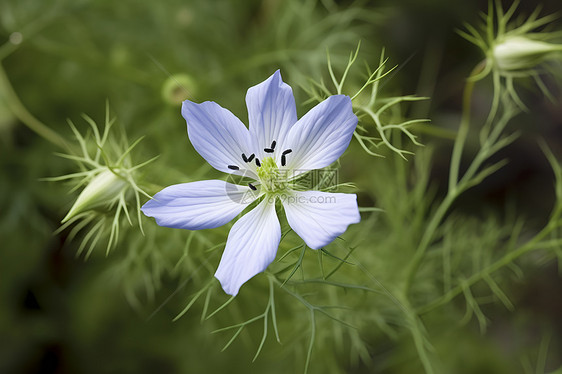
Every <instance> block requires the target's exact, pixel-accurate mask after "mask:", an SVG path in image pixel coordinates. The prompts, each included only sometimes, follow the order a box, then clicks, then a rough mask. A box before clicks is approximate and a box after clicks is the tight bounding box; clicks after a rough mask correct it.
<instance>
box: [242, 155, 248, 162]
mask: <svg viewBox="0 0 562 374" xmlns="http://www.w3.org/2000/svg"><path fill="white" fill-rule="evenodd" d="M242 160H244V162H248V157H246V155H245V154H244V153H242Z"/></svg>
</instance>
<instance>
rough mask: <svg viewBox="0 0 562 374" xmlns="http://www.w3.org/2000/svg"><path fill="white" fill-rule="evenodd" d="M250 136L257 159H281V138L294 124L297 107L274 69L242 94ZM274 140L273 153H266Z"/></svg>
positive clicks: (287, 87) (283, 145)
mask: <svg viewBox="0 0 562 374" xmlns="http://www.w3.org/2000/svg"><path fill="white" fill-rule="evenodd" d="M246 105H247V107H248V119H249V122H250V136H252V138H253V140H254V142H255V143H254V144H255V145H256V152H258V154H257V155H256V156H258V157H259V158H263V157H271V156H272V155H273V156H275V157H276V158H277V162H278V163H279V160H280V158H281V152H283V151H284V150H285V149H286V148H285V144H286V142H285V138H286V136H287V133H288V132H289V130H290V129H291V127H292V126H293V125H294V124H295V122H297V108H296V105H295V97H294V96H293V90H292V89H291V87H290V86H289V85H288V84H286V83H284V82H283V80H282V79H281V73H280V72H279V70H277V71H276V72H275V73H274V74H273V75H272V76H270V77H269V78H268V79H266V80H265V81H263V82H262V83H260V84H258V85H256V86H254V87H251V88H250V89H248V93H247V94H246ZM273 141H275V142H276V145H275V152H274V153H266V152H264V148H270V147H271V143H272V142H273Z"/></svg>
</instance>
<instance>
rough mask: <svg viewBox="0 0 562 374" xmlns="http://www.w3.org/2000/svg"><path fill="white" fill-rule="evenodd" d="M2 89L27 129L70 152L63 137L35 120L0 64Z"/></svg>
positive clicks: (11, 107)
mask: <svg viewBox="0 0 562 374" xmlns="http://www.w3.org/2000/svg"><path fill="white" fill-rule="evenodd" d="M0 87H1V88H2V89H3V91H4V92H2V93H3V94H4V98H5V100H6V102H7V104H8V107H9V108H10V109H11V110H12V111H13V113H14V115H15V116H16V117H17V118H18V119H19V120H20V121H21V122H22V123H23V124H25V125H26V126H27V127H29V128H30V129H31V130H33V131H34V132H35V133H36V134H37V135H39V136H41V137H42V138H43V139H45V140H48V141H50V142H51V143H53V144H54V145H56V146H58V147H61V148H63V149H65V150H68V149H69V148H70V147H69V146H68V144H67V143H66V141H65V140H64V138H63V137H62V136H60V135H59V134H57V133H56V132H55V131H53V130H51V129H50V128H49V127H48V126H47V125H45V124H44V123H43V122H41V121H39V120H38V119H37V118H35V117H34V116H33V115H32V114H31V113H29V111H28V110H27V109H26V108H25V106H24V105H23V104H22V102H21V101H20V99H19V97H18V95H17V94H16V92H15V91H14V88H13V87H12V84H11V83H10V80H9V79H8V76H7V74H6V71H5V70H4V67H3V66H2V64H1V63H0Z"/></svg>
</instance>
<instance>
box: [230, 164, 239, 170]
mask: <svg viewBox="0 0 562 374" xmlns="http://www.w3.org/2000/svg"><path fill="white" fill-rule="evenodd" d="M228 168H229V169H230V170H240V168H239V167H238V166H236V165H228Z"/></svg>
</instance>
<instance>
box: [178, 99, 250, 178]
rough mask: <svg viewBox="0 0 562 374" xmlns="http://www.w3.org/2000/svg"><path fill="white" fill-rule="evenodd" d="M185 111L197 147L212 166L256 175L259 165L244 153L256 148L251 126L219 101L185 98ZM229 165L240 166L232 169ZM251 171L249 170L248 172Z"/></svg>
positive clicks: (182, 110) (184, 115)
mask: <svg viewBox="0 0 562 374" xmlns="http://www.w3.org/2000/svg"><path fill="white" fill-rule="evenodd" d="M181 113H182V115H183V118H185V121H186V122H187V134H188V136H189V140H190V141H191V144H193V147H194V148H195V150H196V151H197V152H199V154H200V155H201V156H203V158H204V159H205V160H207V162H208V163H209V164H211V166H213V167H214V168H215V169H217V170H220V171H224V172H226V173H234V174H239V175H244V174H246V175H248V176H249V177H252V178H255V177H256V174H255V170H256V166H255V164H254V163H246V162H244V160H243V159H242V154H243V153H244V154H245V155H249V154H251V153H253V152H254V148H253V145H252V141H251V140H250V134H249V132H248V129H247V128H246V126H244V124H243V123H242V122H240V120H239V119H238V118H237V117H236V116H235V115H234V114H232V113H231V112H230V111H228V110H226V109H224V108H222V107H221V106H220V105H218V104H217V103H215V102H212V101H206V102H204V103H201V104H196V103H193V102H191V101H189V100H186V101H184V102H183V105H182V109H181ZM229 165H231V166H235V167H238V168H239V169H240V170H238V171H236V170H232V169H231V168H229ZM245 171H247V172H245Z"/></svg>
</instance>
